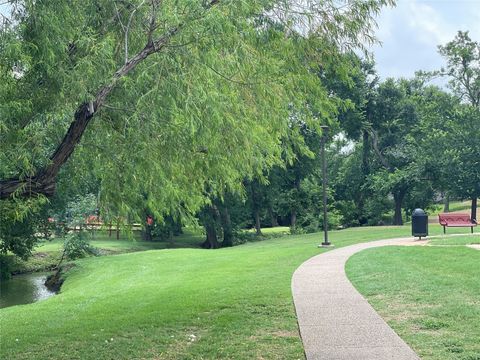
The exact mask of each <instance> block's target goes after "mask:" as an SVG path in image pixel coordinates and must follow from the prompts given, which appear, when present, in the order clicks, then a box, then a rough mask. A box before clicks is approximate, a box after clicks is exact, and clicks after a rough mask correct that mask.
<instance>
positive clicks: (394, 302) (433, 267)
mask: <svg viewBox="0 0 480 360" xmlns="http://www.w3.org/2000/svg"><path fill="white" fill-rule="evenodd" d="M475 241H476V242H480V237H479V236H473V237H472V236H465V237H458V238H450V239H448V240H445V239H443V240H442V239H436V240H432V242H431V244H433V245H435V244H440V245H444V244H445V243H446V242H448V243H452V244H453V243H455V244H467V243H471V242H475ZM346 270H347V274H348V277H349V278H350V280H351V281H352V283H353V284H354V285H355V287H356V288H357V289H358V290H359V291H360V292H361V293H362V294H363V295H364V296H365V297H366V298H367V299H368V301H369V302H370V304H372V306H373V307H374V308H375V310H377V312H378V313H379V314H380V315H381V316H382V317H383V318H384V319H385V320H386V321H387V322H388V324H389V325H390V326H392V328H393V329H394V330H395V331H396V332H397V333H398V334H399V335H400V336H401V337H402V338H403V339H404V340H405V341H406V342H407V343H408V344H409V345H410V346H411V347H412V348H413V349H414V350H415V351H416V352H417V354H418V355H419V356H420V357H421V358H422V359H432V360H433V359H457V360H479V359H480V326H479V324H480V271H479V270H480V251H478V250H473V249H469V248H466V247H465V246H458V247H457V246H438V247H435V246H427V247H383V248H375V249H369V250H365V251H362V252H360V253H358V254H356V255H354V256H353V257H351V258H350V259H349V261H348V262H347V266H346Z"/></svg>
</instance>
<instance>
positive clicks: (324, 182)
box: [320, 125, 331, 247]
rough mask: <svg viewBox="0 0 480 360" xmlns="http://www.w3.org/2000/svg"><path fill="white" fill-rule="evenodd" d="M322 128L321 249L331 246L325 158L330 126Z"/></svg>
mask: <svg viewBox="0 0 480 360" xmlns="http://www.w3.org/2000/svg"><path fill="white" fill-rule="evenodd" d="M321 128H322V140H321V143H322V149H321V151H322V185H323V242H322V244H321V245H320V246H321V247H326V246H331V243H330V242H329V241H328V219H327V159H326V156H325V144H326V142H327V136H328V126H326V125H323V126H321Z"/></svg>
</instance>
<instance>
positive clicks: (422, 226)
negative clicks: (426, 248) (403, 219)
mask: <svg viewBox="0 0 480 360" xmlns="http://www.w3.org/2000/svg"><path fill="white" fill-rule="evenodd" d="M412 235H413V236H418V237H419V238H420V239H421V238H422V236H423V237H425V236H428V215H427V214H426V213H425V211H423V210H422V209H415V210H413V213H412Z"/></svg>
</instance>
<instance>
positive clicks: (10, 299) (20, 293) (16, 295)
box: [0, 273, 55, 308]
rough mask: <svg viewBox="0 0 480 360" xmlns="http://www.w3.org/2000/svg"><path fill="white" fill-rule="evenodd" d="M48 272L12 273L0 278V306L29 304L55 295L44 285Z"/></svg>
mask: <svg viewBox="0 0 480 360" xmlns="http://www.w3.org/2000/svg"><path fill="white" fill-rule="evenodd" d="M48 275H49V274H48V273H32V274H22V275H14V276H12V278H11V279H8V280H0V308H4V307H7V306H13V305H20V304H30V303H33V302H36V301H39V300H43V299H46V298H49V297H50V296H52V295H55V292H53V291H50V290H48V289H47V287H46V286H45V285H44V283H45V279H46V278H47V276H48Z"/></svg>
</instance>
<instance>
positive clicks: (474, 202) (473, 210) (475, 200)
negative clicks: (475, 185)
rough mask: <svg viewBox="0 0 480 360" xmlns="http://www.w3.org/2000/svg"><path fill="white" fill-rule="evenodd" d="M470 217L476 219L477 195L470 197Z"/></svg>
mask: <svg viewBox="0 0 480 360" xmlns="http://www.w3.org/2000/svg"><path fill="white" fill-rule="evenodd" d="M470 217H471V219H472V220H477V196H474V197H473V198H472V212H471V214H470Z"/></svg>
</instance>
